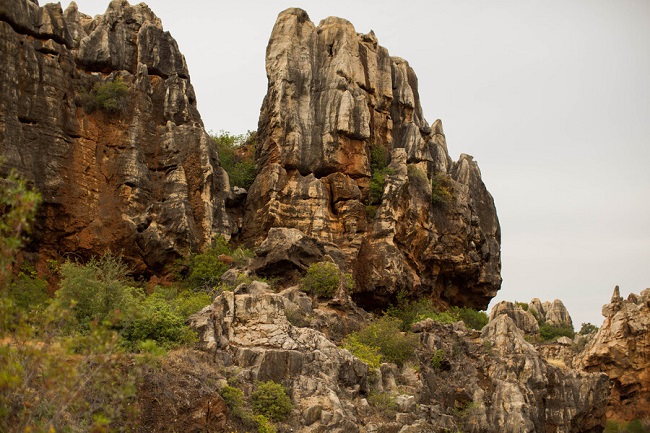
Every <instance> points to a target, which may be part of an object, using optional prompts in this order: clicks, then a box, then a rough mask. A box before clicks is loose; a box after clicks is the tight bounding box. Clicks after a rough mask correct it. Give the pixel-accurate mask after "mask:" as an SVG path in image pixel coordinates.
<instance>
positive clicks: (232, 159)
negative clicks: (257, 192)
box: [211, 131, 257, 189]
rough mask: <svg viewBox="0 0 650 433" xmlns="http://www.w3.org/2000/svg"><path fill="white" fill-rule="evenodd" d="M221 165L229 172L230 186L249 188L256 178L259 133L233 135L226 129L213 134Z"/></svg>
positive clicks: (250, 132) (249, 132)
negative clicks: (256, 151)
mask: <svg viewBox="0 0 650 433" xmlns="http://www.w3.org/2000/svg"><path fill="white" fill-rule="evenodd" d="M211 137H212V139H213V140H214V142H215V145H216V148H217V153H218V154H219V161H220V162H221V167H223V169H224V170H226V173H228V179H229V180H230V186H231V187H235V186H239V187H241V188H244V189H249V188H250V187H251V185H252V184H253V181H254V180H255V146H256V144H257V133H256V132H254V131H248V133H246V134H241V135H231V134H230V133H228V132H226V131H219V133H218V134H211Z"/></svg>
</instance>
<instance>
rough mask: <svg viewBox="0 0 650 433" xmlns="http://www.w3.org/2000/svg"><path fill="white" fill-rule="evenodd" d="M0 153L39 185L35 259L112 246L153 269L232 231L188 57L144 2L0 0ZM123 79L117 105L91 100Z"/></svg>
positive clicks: (139, 266) (143, 268)
mask: <svg viewBox="0 0 650 433" xmlns="http://www.w3.org/2000/svg"><path fill="white" fill-rule="evenodd" d="M0 39H1V40H2V44H0V58H2V68H1V70H0V82H1V83H2V85H1V86H0V89H1V90H0V92H2V93H1V95H0V125H1V127H0V156H2V157H3V158H4V159H5V165H4V166H3V168H2V169H1V170H2V173H5V172H6V171H8V170H9V169H10V168H16V169H17V170H18V171H19V173H20V174H21V175H22V176H23V177H25V178H26V179H28V180H29V181H30V182H32V183H33V184H34V185H35V186H36V188H37V189H38V190H39V191H40V192H41V194H42V196H43V205H42V206H41V208H40V211H39V214H38V216H37V224H36V225H37V227H36V231H35V234H34V242H33V244H32V245H31V246H30V248H31V249H32V250H33V251H35V252H37V253H38V257H37V259H38V260H40V262H41V263H44V262H45V261H46V260H47V259H50V258H60V257H61V255H69V254H72V255H73V256H75V257H89V256H91V255H98V254H102V253H104V252H105V251H106V250H109V249H110V250H112V251H113V252H116V253H121V254H122V255H124V256H125V258H126V259H127V260H129V262H130V263H131V264H132V265H133V266H134V267H135V270H136V272H138V273H143V274H152V273H156V272H160V271H161V270H162V269H163V268H164V267H165V265H167V264H168V263H170V262H171V261H172V260H174V259H175V258H177V257H178V256H179V255H185V254H187V253H188V252H189V251H190V250H192V249H197V248H198V247H200V246H201V245H203V244H204V243H205V242H206V241H208V240H210V239H211V238H212V237H213V236H214V234H216V233H224V234H229V230H230V229H229V223H228V216H227V212H226V209H225V198H226V196H227V195H228V192H229V187H228V182H227V175H226V174H225V172H224V171H223V170H222V169H221V168H220V167H219V162H218V158H217V155H216V153H215V151H214V148H213V146H211V145H210V143H211V141H210V138H209V137H208V135H207V134H206V132H205V131H204V129H203V124H202V122H201V118H200V116H199V113H198V111H197V109H196V97H195V95H194V90H193V88H192V85H191V83H190V80H189V74H188V71H187V65H186V64H185V59H184V58H183V55H182V54H181V53H180V51H179V49H178V46H177V44H176V42H175V41H174V39H173V38H172V37H171V36H170V34H169V33H167V32H165V31H164V30H163V28H162V25H161V22H160V20H159V19H158V18H157V17H156V16H155V15H154V13H153V12H152V11H151V10H150V9H149V8H148V7H147V6H146V5H145V4H144V3H141V4H139V5H136V6H131V5H129V3H128V2H127V1H126V0H114V1H112V2H111V3H110V4H109V6H108V9H107V10H106V13H105V14H104V15H103V16H97V17H95V18H94V19H93V18H90V17H88V16H86V15H84V14H82V13H80V12H79V11H78V10H77V7H76V5H75V4H74V3H73V4H71V5H70V7H69V8H68V9H66V10H65V11H62V10H61V7H60V5H58V4H57V5H54V4H48V5H45V6H43V7H39V6H38V4H37V3H36V2H32V1H28V0H11V1H9V0H3V1H2V2H0ZM118 77H119V78H120V79H121V80H122V81H123V82H124V83H125V84H126V85H127V86H128V93H127V96H126V104H125V110H124V111H123V112H119V113H108V112H105V111H104V110H102V109H97V110H94V111H92V110H88V109H87V108H88V107H87V98H88V95H89V94H91V93H92V91H91V89H92V88H93V86H94V85H95V84H104V83H110V82H113V81H114V80H115V79H116V78H118Z"/></svg>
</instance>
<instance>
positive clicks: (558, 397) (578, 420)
mask: <svg viewBox="0 0 650 433" xmlns="http://www.w3.org/2000/svg"><path fill="white" fill-rule="evenodd" d="M482 337H483V339H484V340H486V341H489V342H490V343H491V344H492V350H493V355H496V359H495V362H493V363H491V364H490V365H489V366H488V372H487V374H488V375H489V376H490V377H491V378H492V379H493V380H494V381H495V383H497V386H496V388H495V389H494V391H492V395H491V400H492V402H493V404H494V405H495V406H496V407H500V408H502V409H503V412H505V413H499V411H496V412H494V413H492V414H487V417H486V419H485V421H486V422H487V424H488V425H502V426H503V429H502V431H520V432H533V431H534V432H539V431H546V432H548V431H553V432H567V433H568V432H591V431H602V428H603V427H604V424H605V406H606V401H607V394H608V392H609V381H608V379H607V376H605V375H604V374H595V375H594V374H589V373H585V372H580V371H577V370H568V369H562V368H559V367H556V366H553V365H550V364H548V363H546V362H544V361H543V358H542V357H541V356H540V355H539V354H538V352H537V350H536V349H535V347H534V346H533V345H532V344H530V343H528V342H527V341H526V340H525V339H524V336H523V333H522V332H521V330H520V329H519V328H518V327H517V326H516V325H515V323H514V322H513V321H512V320H511V319H510V317H508V316H507V315H505V314H502V315H500V316H498V317H497V318H496V319H495V320H492V321H490V323H488V325H487V326H486V327H485V328H483V331H482ZM512 378H517V380H516V381H515V382H511V380H512ZM481 425H485V424H484V423H481Z"/></svg>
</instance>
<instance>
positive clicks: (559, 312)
mask: <svg viewBox="0 0 650 433" xmlns="http://www.w3.org/2000/svg"><path fill="white" fill-rule="evenodd" d="M528 311H530V312H531V313H533V315H535V316H536V317H537V319H538V320H539V321H540V322H544V323H547V324H548V325H552V326H568V327H571V328H573V320H571V315H570V314H569V311H568V310H567V309H566V307H565V306H564V303H562V301H560V300H559V299H555V300H554V301H553V302H542V301H540V300H539V299H538V298H533V299H532V300H531V301H530V303H529V304H528Z"/></svg>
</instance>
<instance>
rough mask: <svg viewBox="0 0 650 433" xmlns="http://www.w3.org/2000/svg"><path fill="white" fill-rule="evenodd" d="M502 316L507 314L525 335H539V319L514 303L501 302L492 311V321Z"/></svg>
mask: <svg viewBox="0 0 650 433" xmlns="http://www.w3.org/2000/svg"><path fill="white" fill-rule="evenodd" d="M501 314H505V315H507V316H508V317H510V319H512V321H513V322H514V323H515V326H517V328H519V329H520V330H521V331H522V332H523V333H525V334H537V333H539V324H538V323H537V319H535V316H533V315H532V314H531V313H530V312H529V311H525V310H524V309H523V308H521V307H520V306H519V305H517V304H515V303H514V302H508V301H501V302H499V303H498V304H496V305H495V306H494V307H492V310H490V321H493V320H495V319H496V318H497V317H499V316H500V315H501Z"/></svg>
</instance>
